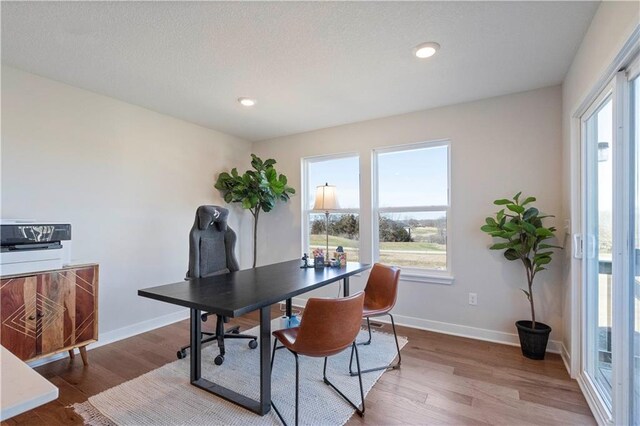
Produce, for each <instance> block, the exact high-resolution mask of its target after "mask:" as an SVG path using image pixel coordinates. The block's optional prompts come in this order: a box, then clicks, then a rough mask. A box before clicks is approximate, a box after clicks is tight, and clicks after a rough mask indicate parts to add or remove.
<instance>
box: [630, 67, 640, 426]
mask: <svg viewBox="0 0 640 426" xmlns="http://www.w3.org/2000/svg"><path fill="white" fill-rule="evenodd" d="M629 110H630V111H629V117H630V120H629V124H630V126H629V127H630V129H629V130H630V131H629V135H630V137H629V140H630V146H631V151H630V152H631V153H632V154H633V158H634V161H633V187H632V188H633V191H632V193H633V198H634V200H633V204H632V206H633V218H632V220H631V221H630V228H631V230H632V233H631V235H632V236H633V245H632V253H631V262H630V263H631V273H630V274H629V286H630V287H631V288H630V291H629V293H630V295H631V297H630V299H631V306H630V316H631V318H632V324H633V325H632V327H631V334H632V339H631V342H632V345H631V350H630V352H631V360H630V363H629V364H630V368H631V369H632V378H631V393H632V395H631V398H630V399H631V401H632V423H633V424H634V425H640V77H638V76H634V75H630V84H629Z"/></svg>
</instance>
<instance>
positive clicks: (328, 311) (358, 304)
mask: <svg viewBox="0 0 640 426" xmlns="http://www.w3.org/2000/svg"><path fill="white" fill-rule="evenodd" d="M363 304H364V292H362V291H361V292H358V293H356V294H354V295H353V296H349V297H345V298H341V299H326V298H311V299H309V300H308V301H307V304H306V305H305V308H304V314H303V315H302V321H301V322H300V329H299V330H298V336H297V337H296V341H295V343H294V350H295V352H297V353H300V354H302V355H307V356H317V357H325V356H330V355H334V354H337V353H338V352H340V351H342V350H343V349H345V348H347V347H348V346H349V345H351V343H353V341H354V340H355V339H356V336H357V335H358V332H359V331H360V324H361V322H362V306H363Z"/></svg>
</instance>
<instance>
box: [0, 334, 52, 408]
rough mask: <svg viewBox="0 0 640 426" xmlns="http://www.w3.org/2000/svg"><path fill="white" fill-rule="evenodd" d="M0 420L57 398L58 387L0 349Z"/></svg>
mask: <svg viewBox="0 0 640 426" xmlns="http://www.w3.org/2000/svg"><path fill="white" fill-rule="evenodd" d="M0 348H1V349H2V352H0V382H1V384H0V420H7V419H9V418H11V417H13V416H17V415H18V414H20V413H24V412H25V411H29V410H31V409H33V408H36V407H39V406H40V405H42V404H46V403H47V402H49V401H53V400H54V399H56V398H58V388H57V387H55V386H54V385H53V384H51V382H49V381H48V380H47V379H45V378H44V377H42V376H41V375H40V374H38V373H37V372H36V371H35V370H33V369H32V368H31V367H29V366H28V365H27V364H25V363H24V362H23V361H21V360H20V359H19V358H18V357H16V356H15V355H14V354H12V353H11V352H9V351H8V350H7V349H5V348H4V346H0Z"/></svg>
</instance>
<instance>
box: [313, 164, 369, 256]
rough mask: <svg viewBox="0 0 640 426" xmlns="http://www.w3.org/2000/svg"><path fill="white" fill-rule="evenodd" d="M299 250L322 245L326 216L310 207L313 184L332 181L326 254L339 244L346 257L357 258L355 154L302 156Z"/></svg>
mask: <svg viewBox="0 0 640 426" xmlns="http://www.w3.org/2000/svg"><path fill="white" fill-rule="evenodd" d="M302 167H303V176H304V181H305V183H304V195H303V197H304V198H303V200H304V202H303V234H302V235H303V237H302V238H303V242H302V246H303V250H304V252H305V253H308V254H309V255H310V256H311V252H312V251H313V249H315V248H321V249H323V250H325V248H326V216H325V214H324V213H323V212H319V211H314V210H313V204H314V201H315V195H316V188H317V187H318V186H321V185H325V184H326V183H328V184H329V185H335V187H336V193H337V199H338V204H339V206H340V208H339V209H337V210H332V211H331V212H330V214H329V256H330V257H331V256H332V254H333V252H334V251H335V249H336V248H337V247H338V246H342V247H343V248H344V251H345V252H346V254H347V260H349V261H354V262H357V261H359V260H360V243H359V241H360V214H359V212H360V172H359V170H360V159H359V157H358V156H357V155H355V154H348V155H332V156H324V157H313V158H305V159H304V160H303V165H302Z"/></svg>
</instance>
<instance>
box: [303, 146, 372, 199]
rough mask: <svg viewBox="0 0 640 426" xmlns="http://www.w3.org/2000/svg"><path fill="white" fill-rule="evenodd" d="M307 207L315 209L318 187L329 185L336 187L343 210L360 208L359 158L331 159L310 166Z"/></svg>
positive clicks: (314, 162) (312, 163)
mask: <svg viewBox="0 0 640 426" xmlns="http://www.w3.org/2000/svg"><path fill="white" fill-rule="evenodd" d="M308 172H309V182H308V187H307V207H308V208H309V209H312V208H313V202H314V199H315V196H316V187H318V186H320V185H324V184H325V183H328V184H329V185H335V186H336V192H337V194H338V203H339V204H340V208H343V209H359V208H360V162H359V157H357V156H353V157H343V158H330V159H327V160H324V161H313V162H310V163H309V165H308Z"/></svg>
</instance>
